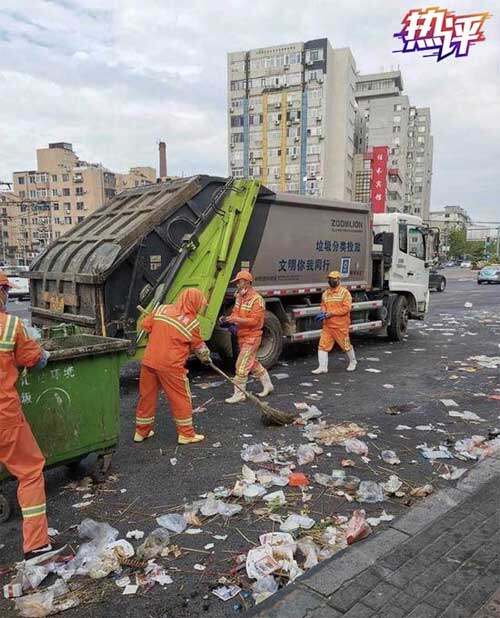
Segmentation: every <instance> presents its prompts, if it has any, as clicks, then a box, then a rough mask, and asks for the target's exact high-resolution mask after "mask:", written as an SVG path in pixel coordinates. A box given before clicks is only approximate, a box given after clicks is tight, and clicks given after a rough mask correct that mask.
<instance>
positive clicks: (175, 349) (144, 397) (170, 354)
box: [134, 288, 210, 444]
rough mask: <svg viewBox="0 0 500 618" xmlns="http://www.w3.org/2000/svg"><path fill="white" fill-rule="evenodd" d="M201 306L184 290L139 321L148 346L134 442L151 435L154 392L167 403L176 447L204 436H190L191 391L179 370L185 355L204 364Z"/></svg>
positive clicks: (195, 293)
mask: <svg viewBox="0 0 500 618" xmlns="http://www.w3.org/2000/svg"><path fill="white" fill-rule="evenodd" d="M206 305H207V299H206V298H205V296H204V294H203V292H200V290H197V289H195V288H188V289H186V290H184V291H183V292H181V294H180V296H179V298H178V299H177V301H176V302H175V303H174V304H173V305H160V306H159V307H158V308H157V309H156V310H155V311H154V312H153V313H152V314H150V315H148V316H147V317H146V318H145V319H144V321H143V323H142V327H143V329H144V330H145V331H146V332H148V333H149V341H148V344H147V346H146V350H145V352H144V358H143V359H142V366H141V377H140V382H139V403H138V405H137V411H136V419H135V423H136V429H135V436H134V441H135V442H143V441H144V440H145V439H147V438H150V437H151V436H153V435H154V431H153V425H154V421H155V416H156V407H157V404H158V393H159V390H160V389H162V390H163V392H164V393H165V395H166V397H167V399H168V402H169V404H170V409H171V411H172V416H173V419H174V423H175V426H176V429H177V441H178V443H179V444H192V443H193V442H201V441H202V440H203V438H204V437H205V436H203V435H202V434H199V433H196V432H195V430H194V427H193V408H192V405H191V391H190V390H189V381H188V378H187V369H186V367H185V365H186V361H187V359H188V357H189V354H190V353H191V352H194V353H195V354H196V356H197V357H198V358H199V359H200V360H201V361H202V362H205V363H208V362H210V352H209V350H208V348H207V346H206V345H205V343H204V341H203V339H202V338H201V334H200V325H199V322H198V320H197V319H196V316H197V315H198V314H199V313H200V312H201V311H202V310H203V309H204V308H205V307H206Z"/></svg>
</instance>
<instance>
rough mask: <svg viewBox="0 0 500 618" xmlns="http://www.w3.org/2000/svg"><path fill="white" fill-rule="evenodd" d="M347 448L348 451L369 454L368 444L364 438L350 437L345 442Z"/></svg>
mask: <svg viewBox="0 0 500 618" xmlns="http://www.w3.org/2000/svg"><path fill="white" fill-rule="evenodd" d="M344 446H345V450H346V451H347V452H348V453H355V454H356V455H364V456H366V455H368V446H367V444H366V443H365V442H363V441H362V440H358V439H357V438H350V439H349V440H346V441H345V442H344Z"/></svg>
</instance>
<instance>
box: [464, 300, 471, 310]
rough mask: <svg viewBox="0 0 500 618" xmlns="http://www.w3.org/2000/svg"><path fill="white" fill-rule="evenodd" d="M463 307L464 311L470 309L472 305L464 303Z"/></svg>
mask: <svg viewBox="0 0 500 618" xmlns="http://www.w3.org/2000/svg"><path fill="white" fill-rule="evenodd" d="M464 307H465V308H466V309H470V308H471V307H472V303H469V302H466V303H464Z"/></svg>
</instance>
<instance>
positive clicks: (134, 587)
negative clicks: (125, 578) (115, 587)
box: [123, 584, 139, 594]
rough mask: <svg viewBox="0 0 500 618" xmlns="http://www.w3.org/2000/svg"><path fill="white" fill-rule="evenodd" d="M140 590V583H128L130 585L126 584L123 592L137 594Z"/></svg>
mask: <svg viewBox="0 0 500 618" xmlns="http://www.w3.org/2000/svg"><path fill="white" fill-rule="evenodd" d="M138 590H139V585H138V584H128V586H125V588H124V589H123V594H135V593H136V592H137V591H138Z"/></svg>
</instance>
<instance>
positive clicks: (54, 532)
mask: <svg viewBox="0 0 500 618" xmlns="http://www.w3.org/2000/svg"><path fill="white" fill-rule="evenodd" d="M47 534H48V535H49V536H52V537H54V536H58V535H59V530H56V529H55V528H49V529H48V530H47Z"/></svg>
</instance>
